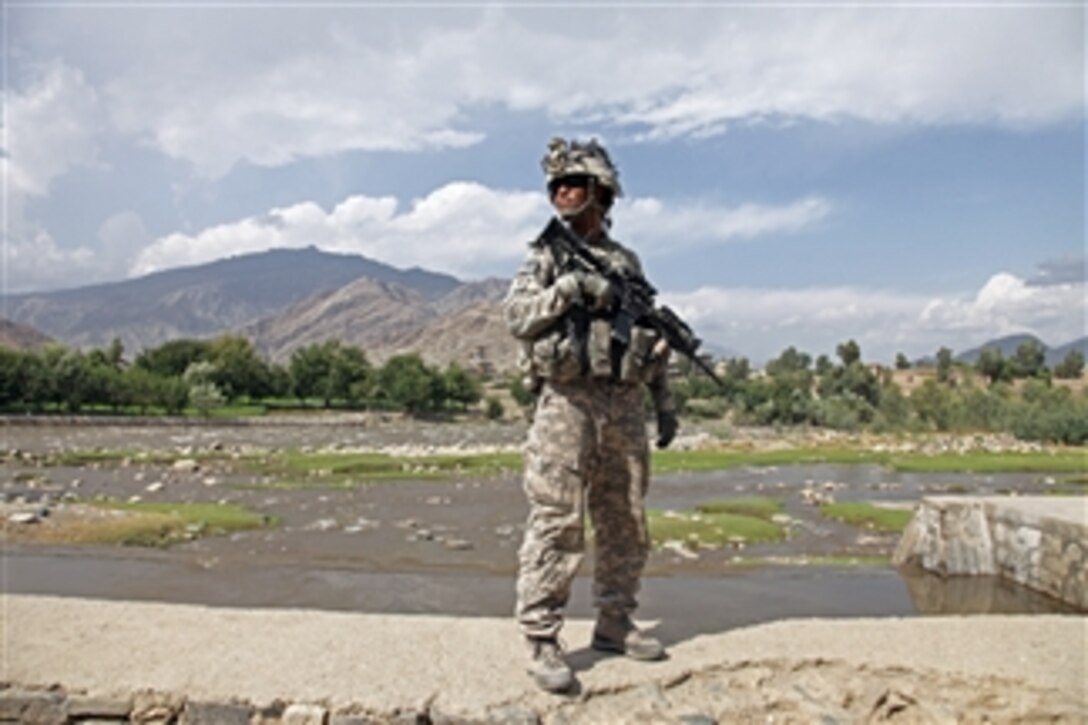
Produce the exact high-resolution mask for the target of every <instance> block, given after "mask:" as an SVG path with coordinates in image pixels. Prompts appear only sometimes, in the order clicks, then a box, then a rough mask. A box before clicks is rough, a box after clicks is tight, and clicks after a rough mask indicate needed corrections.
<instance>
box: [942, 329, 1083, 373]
mask: <svg viewBox="0 0 1088 725" xmlns="http://www.w3.org/2000/svg"><path fill="white" fill-rule="evenodd" d="M1031 342H1034V343H1035V344H1037V345H1039V346H1040V347H1042V348H1043V351H1044V352H1045V353H1046V364H1047V365H1048V366H1050V367H1053V366H1054V365H1056V364H1058V363H1060V362H1061V361H1062V360H1064V359H1065V356H1066V355H1068V354H1069V352H1070V351H1071V350H1080V351H1081V352H1082V353H1084V354H1085V356H1086V357H1088V336H1086V337H1081V338H1079V339H1076V340H1072V341H1070V342H1067V343H1065V344H1064V345H1058V346H1056V347H1050V346H1049V345H1047V344H1046V343H1045V342H1043V341H1042V340H1040V339H1039V338H1038V337H1036V336H1035V335H1029V334H1024V333H1021V334H1017V335H1008V336H1006V337H999V338H996V339H994V340H990V341H989V342H985V343H983V344H981V345H979V346H978V347H973V348H971V349H970V350H966V351H964V352H961V353H960V354H958V355H956V360H958V361H959V362H965V363H970V364H972V365H973V364H974V363H975V362H976V361H977V360H978V356H979V355H980V354H981V353H982V351H983V350H987V349H990V348H997V349H998V350H1000V351H1001V354H1002V356H1003V357H1006V358H1009V357H1012V356H1013V355H1015V354H1016V349H1017V348H1018V347H1020V346H1021V345H1024V344H1027V343H1031Z"/></svg>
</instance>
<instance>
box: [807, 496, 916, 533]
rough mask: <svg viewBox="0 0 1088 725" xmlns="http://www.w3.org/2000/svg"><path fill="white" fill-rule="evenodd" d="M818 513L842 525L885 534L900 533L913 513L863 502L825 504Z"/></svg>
mask: <svg viewBox="0 0 1088 725" xmlns="http://www.w3.org/2000/svg"><path fill="white" fill-rule="evenodd" d="M820 513H821V514H823V515H824V516H826V517H827V518H829V519H834V520H836V521H842V522H843V523H847V524H852V525H854V526H864V527H865V528H869V529H876V530H877V531H887V532H895V531H902V530H903V529H905V528H906V527H907V524H908V523H910V520H911V517H912V516H913V515H914V512H913V511H906V510H903V509H890V508H882V507H880V506H874V505H873V504H871V503H866V502H864V501H842V502H839V503H825V504H823V505H821V506H820Z"/></svg>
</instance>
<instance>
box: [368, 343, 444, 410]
mask: <svg viewBox="0 0 1088 725" xmlns="http://www.w3.org/2000/svg"><path fill="white" fill-rule="evenodd" d="M375 377H376V379H377V386H376V388H377V391H378V393H379V395H380V396H381V397H382V398H383V399H384V400H387V401H388V402H390V403H392V404H393V405H395V406H396V407H398V408H401V409H403V410H406V411H408V412H409V413H412V414H417V413H424V412H427V411H433V410H436V409H437V408H438V407H439V406H440V404H441V392H442V390H441V381H440V379H439V377H438V375H436V374H435V373H434V371H433V370H431V369H430V368H428V367H427V366H426V365H425V364H424V363H423V360H422V359H421V358H420V357H419V355H417V354H415V353H412V354H408V355H395V356H393V357H391V358H389V360H387V361H386V363H385V365H383V366H382V367H381V369H380V370H378V372H377V374H376V376H375Z"/></svg>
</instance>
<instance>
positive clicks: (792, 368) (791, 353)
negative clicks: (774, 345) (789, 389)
mask: <svg viewBox="0 0 1088 725" xmlns="http://www.w3.org/2000/svg"><path fill="white" fill-rule="evenodd" d="M811 364H812V357H810V356H809V354H808V353H804V352H800V351H798V350H797V348H795V347H794V346H793V345H790V346H789V347H787V348H786V349H785V350H783V351H782V354H780V355H779V356H778V357H776V358H775V359H773V360H771V361H770V362H768V363H767V374H768V375H777V374H780V373H791V372H801V371H806V370H808V368H809V365H811Z"/></svg>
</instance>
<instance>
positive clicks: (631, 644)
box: [593, 612, 665, 660]
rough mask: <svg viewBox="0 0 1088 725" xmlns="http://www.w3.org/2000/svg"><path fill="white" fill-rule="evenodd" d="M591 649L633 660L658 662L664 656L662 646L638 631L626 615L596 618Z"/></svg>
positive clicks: (607, 615) (603, 615)
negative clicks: (624, 656) (614, 653)
mask: <svg viewBox="0 0 1088 725" xmlns="http://www.w3.org/2000/svg"><path fill="white" fill-rule="evenodd" d="M593 649H595V650H599V651H601V652H616V653H618V654H622V655H627V656H628V657H630V658H631V659H633V660H659V659H661V658H662V657H664V656H665V647H664V645H662V644H661V642H660V641H658V640H657V639H656V638H654V637H651V636H650V635H648V634H645V633H644V632H642V631H640V630H639V628H638V627H636V626H635V623H634V622H632V621H631V618H630V617H629V616H627V615H626V614H619V615H616V614H605V613H603V612H602V613H601V614H599V615H598V616H597V626H596V628H595V629H594V630H593Z"/></svg>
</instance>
